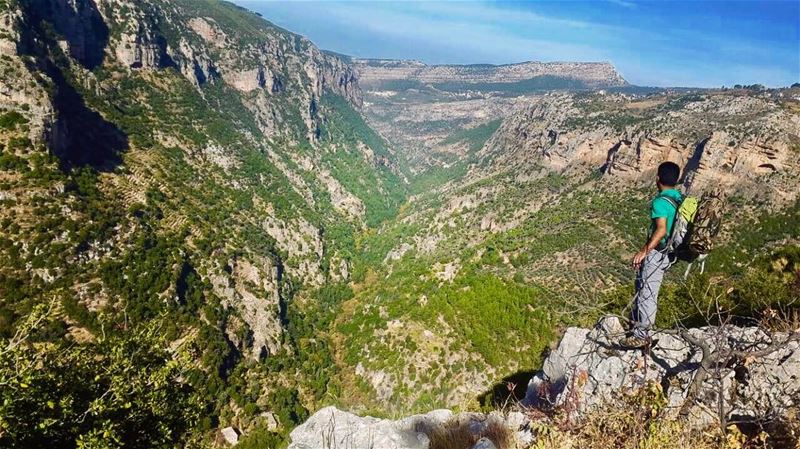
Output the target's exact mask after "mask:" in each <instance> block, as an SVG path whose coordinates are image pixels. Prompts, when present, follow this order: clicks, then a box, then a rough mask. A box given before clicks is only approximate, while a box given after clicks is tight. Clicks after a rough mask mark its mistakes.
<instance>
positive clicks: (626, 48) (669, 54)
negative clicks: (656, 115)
mask: <svg viewBox="0 0 800 449" xmlns="http://www.w3.org/2000/svg"><path fill="white" fill-rule="evenodd" d="M234 2H235V3H237V4H239V5H241V6H244V7H246V8H248V9H251V10H253V11H256V12H258V13H260V14H262V15H263V17H264V18H265V19H267V20H269V21H271V22H273V23H275V24H276V25H278V26H281V27H283V28H286V29H287V30H289V31H292V32H295V33H298V34H302V35H304V36H306V37H308V38H309V39H311V40H312V41H313V42H314V43H315V44H317V45H318V46H319V47H321V48H323V49H325V50H329V51H333V52H337V53H341V54H346V55H349V56H354V57H359V58H378V59H414V60H419V61H422V62H425V63H427V64H494V65H500V64H514V63H520V62H526V61H541V62H552V61H567V62H610V63H612V64H614V66H615V67H616V68H617V70H618V71H619V72H620V73H621V74H622V75H623V76H624V77H625V79H626V80H628V82H630V83H632V84H636V85H646V86H661V87H679V86H680V87H720V86H722V85H726V86H732V85H734V84H755V83H759V84H764V85H766V86H770V87H780V86H788V85H791V84H792V83H795V82H798V81H800V31H799V30H800V3H797V2H784V1H773V2H759V3H755V2H669V3H665V2H633V1H626V0H609V1H604V2H529V3H516V2H515V3H508V2H400V3H388V2H342V1H331V2H321V1H310V2H304V1H269V0H234ZM765 49H768V51H764V50H765Z"/></svg>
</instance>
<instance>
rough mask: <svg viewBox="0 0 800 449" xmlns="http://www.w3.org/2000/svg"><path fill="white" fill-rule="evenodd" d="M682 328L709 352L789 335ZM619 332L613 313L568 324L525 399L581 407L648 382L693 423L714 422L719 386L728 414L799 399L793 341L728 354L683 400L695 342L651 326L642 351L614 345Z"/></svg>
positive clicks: (799, 347) (693, 370)
mask: <svg viewBox="0 0 800 449" xmlns="http://www.w3.org/2000/svg"><path fill="white" fill-rule="evenodd" d="M688 334H689V339H697V340H700V341H703V342H705V343H706V344H708V345H709V346H710V348H711V350H712V351H730V350H740V351H752V350H759V349H764V348H765V347H767V346H768V345H769V343H770V342H781V341H786V339H787V337H788V336H787V335H786V334H780V333H776V334H773V335H771V336H769V335H767V334H766V333H765V332H764V331H763V330H761V329H759V328H754V327H751V328H740V327H735V326H726V327H704V328H697V329H690V330H689V331H688ZM623 335H624V329H623V327H622V325H621V323H620V322H619V320H618V319H617V318H615V317H606V318H604V319H603V320H601V321H600V322H599V323H598V324H597V326H595V328H594V329H592V330H589V329H581V328H569V329H567V330H566V332H565V333H564V336H563V338H562V339H561V342H560V344H559V346H558V348H557V349H556V350H554V351H553V352H552V353H551V354H550V355H549V356H548V357H547V359H546V360H545V362H544V364H543V369H542V371H541V372H539V373H537V374H536V375H535V376H534V377H533V378H532V379H531V381H530V383H529V385H528V391H527V394H526V397H525V400H524V403H525V404H526V405H529V406H534V407H539V408H549V407H558V406H563V405H565V404H567V403H569V404H570V405H571V406H576V407H575V412H576V413H583V412H586V411H588V410H591V409H594V408H597V407H599V406H601V405H604V404H608V403H609V402H613V401H614V400H615V398H619V397H620V396H621V395H622V394H624V393H627V392H633V391H636V390H638V389H640V388H641V387H643V386H644V385H647V384H648V383H651V382H654V383H657V384H660V385H661V386H662V388H663V389H664V392H665V394H666V397H667V399H668V406H667V407H668V412H669V414H671V415H673V416H676V415H677V414H678V412H679V411H681V410H682V409H683V408H684V405H685V404H686V407H685V408H686V410H688V416H689V418H690V420H691V423H692V425H695V426H697V427H701V426H703V425H706V424H708V423H710V422H714V419H715V415H714V412H712V410H716V397H717V394H716V392H718V391H721V392H722V394H723V395H724V399H725V402H726V404H727V408H726V412H727V415H728V416H729V417H730V416H734V415H735V416H738V417H740V418H741V417H744V418H745V419H746V418H748V417H749V418H752V419H758V418H760V417H764V416H767V415H769V414H772V413H776V412H778V413H780V412H781V411H785V410H787V409H788V408H789V407H792V406H796V405H797V404H798V398H799V397H800V396H799V395H800V343H798V342H797V341H790V342H789V343H787V344H786V345H785V347H783V348H782V349H780V350H778V351H775V352H772V353H770V354H768V355H765V356H763V357H752V358H747V360H734V361H733V362H732V363H731V364H729V366H724V367H720V368H719V376H717V375H716V372H715V373H714V375H710V376H708V378H707V379H706V380H705V383H704V384H703V386H702V388H701V394H700V395H698V397H697V400H696V401H691V402H690V403H688V404H687V403H686V401H687V396H688V390H689V387H690V385H691V384H692V381H693V379H694V378H695V376H696V375H697V373H698V367H699V363H700V360H701V358H702V354H701V350H700V348H698V347H697V346H696V345H694V344H692V343H690V342H689V341H688V340H687V339H685V338H683V337H681V336H679V335H673V334H666V333H657V334H656V335H655V336H654V339H655V340H656V341H655V344H654V346H653V348H652V350H651V353H650V354H649V355H647V356H644V355H643V354H642V351H638V350H637V351H631V350H624V349H622V348H620V347H619V346H618V344H617V341H618V340H619V339H620V338H621V337H622V336H623ZM717 377H719V379H721V383H722V385H721V388H720V385H719V382H720V381H717V380H716V379H717Z"/></svg>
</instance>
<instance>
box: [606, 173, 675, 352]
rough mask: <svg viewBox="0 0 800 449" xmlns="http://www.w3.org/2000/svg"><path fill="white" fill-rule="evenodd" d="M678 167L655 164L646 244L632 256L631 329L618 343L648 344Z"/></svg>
mask: <svg viewBox="0 0 800 449" xmlns="http://www.w3.org/2000/svg"><path fill="white" fill-rule="evenodd" d="M680 172H681V169H680V167H678V165H677V164H675V163H673V162H664V163H662V164H661V165H659V166H658V176H657V177H656V187H658V195H657V196H656V197H655V198H654V199H653V201H652V202H651V203H650V219H651V222H650V232H649V237H648V239H647V243H646V244H645V245H644V247H643V248H642V249H641V250H640V251H639V252H637V253H636V255H635V256H633V269H634V270H638V274H637V275H636V296H635V297H634V302H633V310H632V311H631V322H632V326H631V332H630V335H629V336H628V337H626V338H625V339H623V340H622V341H621V342H620V344H621V345H622V346H623V347H626V348H631V349H636V348H643V347H645V346H647V345H648V344H649V343H650V329H651V328H652V327H653V324H654V323H655V319H656V308H657V307H658V290H659V289H660V288H661V282H662V281H663V280H664V273H666V271H667V268H669V267H670V261H669V256H668V254H667V251H666V248H667V240H669V236H670V234H671V233H672V225H673V223H674V221H675V215H676V213H677V211H678V207H679V206H680V204H681V202H682V201H683V196H682V195H681V193H680V192H679V191H678V190H677V189H676V188H675V186H676V185H677V184H678V179H679V178H680Z"/></svg>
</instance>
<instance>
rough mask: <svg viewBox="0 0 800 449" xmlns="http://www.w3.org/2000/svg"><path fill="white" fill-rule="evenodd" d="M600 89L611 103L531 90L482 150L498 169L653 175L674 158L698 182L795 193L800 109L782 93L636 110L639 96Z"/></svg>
mask: <svg viewBox="0 0 800 449" xmlns="http://www.w3.org/2000/svg"><path fill="white" fill-rule="evenodd" d="M599 98H601V101H605V102H606V104H607V106H606V107H607V109H605V110H601V111H595V112H588V111H587V108H588V107H590V106H587V104H588V105H591V103H586V102H585V101H584V100H577V99H576V98H575V97H574V96H573V95H568V94H550V95H545V96H543V97H541V98H534V99H531V100H530V101H529V103H528V104H527V105H523V106H522V107H521V108H520V110H519V111H518V112H517V113H515V114H512V115H511V116H509V117H507V118H506V119H505V120H504V122H503V125H502V126H501V127H500V129H499V130H498V131H497V132H496V133H495V134H494V135H493V137H492V138H491V139H490V140H489V141H488V142H487V144H486V146H485V147H484V148H483V149H482V150H481V153H480V154H481V156H482V158H484V160H489V159H491V160H492V161H493V164H494V165H493V168H495V169H497V168H500V167H505V168H507V169H509V170H511V169H514V170H519V169H520V167H525V166H529V167H532V169H533V168H535V166H537V165H544V166H545V167H547V168H549V169H552V170H557V171H562V172H566V173H570V172H577V173H580V172H586V171H598V170H600V171H602V172H603V173H605V174H607V175H611V176H614V177H620V178H623V179H627V180H637V179H643V178H647V177H651V176H652V175H653V170H654V169H655V167H657V166H658V164H659V163H660V162H662V161H665V160H669V161H673V162H675V163H677V164H678V165H680V166H681V167H682V169H683V170H684V172H685V179H684V181H686V183H689V184H691V185H692V186H693V187H698V188H700V189H702V188H703V187H705V186H709V185H715V186H716V185H723V186H729V187H732V186H734V185H736V186H737V188H740V187H741V188H744V189H748V188H749V187H753V186H758V188H755V187H753V188H752V189H750V191H749V192H745V193H749V195H755V194H764V195H768V196H769V197H770V199H771V200H775V201H776V202H777V203H778V204H786V203H791V202H793V201H794V200H795V199H796V198H797V193H798V192H797V189H796V188H795V186H794V181H793V180H794V179H796V177H797V176H798V175H799V174H800V154H799V153H798V152H797V151H796V150H795V148H796V146H797V140H798V136H800V117H798V116H797V114H792V113H790V112H788V111H787V110H786V109H784V108H782V107H780V106H779V105H778V104H777V103H776V102H774V101H771V100H770V99H768V98H757V97H753V96H736V95H707V96H698V97H697V98H694V99H693V101H689V102H686V103H684V104H680V103H678V104H674V105H671V104H669V103H666V104H664V103H661V104H658V103H655V104H652V105H649V106H647V110H646V111H645V112H640V111H639V110H638V109H637V108H638V107H639V106H640V105H639V104H637V103H635V102H630V103H629V102H628V100H626V99H625V97H623V96H620V97H613V96H610V97H606V98H605V99H603V97H599ZM593 101H597V100H593ZM662 101H663V100H662ZM640 103H644V102H640ZM593 107H595V108H596V106H593ZM764 184H768V185H769V188H768V189H765V188H764V187H763V186H764Z"/></svg>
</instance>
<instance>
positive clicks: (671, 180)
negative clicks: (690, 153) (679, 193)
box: [658, 162, 681, 187]
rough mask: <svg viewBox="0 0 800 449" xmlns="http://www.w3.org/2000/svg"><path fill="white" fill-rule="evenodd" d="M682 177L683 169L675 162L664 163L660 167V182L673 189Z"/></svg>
mask: <svg viewBox="0 0 800 449" xmlns="http://www.w3.org/2000/svg"><path fill="white" fill-rule="evenodd" d="M680 177H681V168H680V167H678V164H676V163H674V162H662V163H661V165H659V166H658V180H659V181H661V184H664V185H665V186H670V187H673V186H675V185H677V184H678V178H680Z"/></svg>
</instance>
